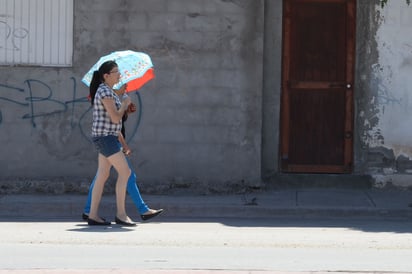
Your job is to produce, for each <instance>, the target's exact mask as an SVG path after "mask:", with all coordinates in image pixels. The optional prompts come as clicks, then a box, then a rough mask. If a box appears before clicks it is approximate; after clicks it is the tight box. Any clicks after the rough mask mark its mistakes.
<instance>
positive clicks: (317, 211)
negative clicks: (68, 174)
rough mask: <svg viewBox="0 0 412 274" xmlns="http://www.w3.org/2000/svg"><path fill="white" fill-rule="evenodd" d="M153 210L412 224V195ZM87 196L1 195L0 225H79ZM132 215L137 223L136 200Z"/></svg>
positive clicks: (256, 196)
mask: <svg viewBox="0 0 412 274" xmlns="http://www.w3.org/2000/svg"><path fill="white" fill-rule="evenodd" d="M142 196H143V198H144V200H145V202H146V203H147V204H148V205H149V206H150V207H152V208H164V209H165V212H164V214H163V216H165V217H197V218H198V217H205V218H213V217H237V218H238V217H241V218H242V217H243V218H280V217H307V218H312V217H322V218H323V217H326V218H347V217H351V218H385V219H405V220H411V219H412V208H411V207H409V206H408V205H409V203H412V192H411V191H407V190H399V189H392V190H380V189H376V188H372V189H342V188H307V189H305V188H296V189H291V188H288V189H281V190H268V191H256V192H251V193H248V194H233V195H217V194H213V195H201V196H199V195H192V194H170V195H145V194H142ZM85 201H86V195H79V194H63V195H52V194H47V195H42V194H30V195H2V196H0V220H6V219H7V220H13V219H42V218H43V219H50V218H53V219H56V218H57V219H58V218H65V219H72V220H77V219H79V220H80V217H81V213H82V209H83V206H84V202H85ZM127 208H128V213H129V215H130V216H131V217H132V218H138V213H137V211H136V209H135V207H134V205H133V204H132V202H131V200H130V199H129V200H127ZM114 214H115V196H114V195H106V194H105V195H104V196H103V199H102V202H101V207H100V215H101V216H103V217H109V219H110V216H114Z"/></svg>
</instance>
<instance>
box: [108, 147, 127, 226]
mask: <svg viewBox="0 0 412 274" xmlns="http://www.w3.org/2000/svg"><path fill="white" fill-rule="evenodd" d="M107 159H108V160H109V161H110V163H111V164H112V165H113V167H114V168H115V169H116V171H117V174H118V175H117V181H116V205H117V214H116V216H117V217H118V218H119V219H120V220H122V221H125V222H131V220H130V218H129V217H128V216H127V214H126V187H127V181H128V179H129V177H130V174H131V170H130V168H129V165H128V164H127V161H126V158H125V156H124V153H123V152H121V151H120V152H118V153H116V154H113V155H111V156H110V157H108V158H107Z"/></svg>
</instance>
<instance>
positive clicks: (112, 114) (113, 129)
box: [88, 61, 136, 226]
mask: <svg viewBox="0 0 412 274" xmlns="http://www.w3.org/2000/svg"><path fill="white" fill-rule="evenodd" d="M119 80H120V73H119V69H118V66H117V64H116V63H115V62H114V61H107V62H105V63H103V64H102V65H101V66H100V68H99V70H98V71H95V72H94V74H93V78H92V81H91V83H90V98H91V103H92V105H93V126H92V139H93V143H94V144H95V147H96V149H97V151H98V152H99V156H98V162H99V165H98V169H97V175H96V181H95V184H94V187H93V191H92V202H91V207H90V213H89V218H88V224H89V225H110V224H111V222H108V221H106V220H105V219H103V218H101V217H99V215H98V208H99V204H100V200H101V197H102V193H103V188H104V184H105V182H106V180H107V179H108V178H109V175H110V169H111V167H112V166H113V167H114V168H115V169H116V171H117V174H118V176H117V181H116V206H117V212H116V217H115V221H116V223H117V224H121V225H124V226H135V225H136V223H134V222H133V221H132V220H131V219H130V218H129V216H127V214H126V208H125V199H126V185H127V182H128V179H129V177H130V175H131V170H130V168H129V165H128V163H127V161H126V158H125V155H124V154H123V152H122V151H121V144H120V142H119V139H118V137H119V134H120V130H121V128H122V117H123V115H124V113H125V112H126V110H127V108H128V106H129V104H130V103H131V100H130V98H129V97H125V98H124V99H123V101H121V100H120V98H119V96H117V94H116V93H115V92H114V91H113V86H114V85H115V84H116V83H117V82H119Z"/></svg>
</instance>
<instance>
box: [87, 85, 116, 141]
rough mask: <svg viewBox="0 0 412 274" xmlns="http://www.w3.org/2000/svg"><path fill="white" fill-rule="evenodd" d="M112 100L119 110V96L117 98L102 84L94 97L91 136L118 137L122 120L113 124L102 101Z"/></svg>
mask: <svg viewBox="0 0 412 274" xmlns="http://www.w3.org/2000/svg"><path fill="white" fill-rule="evenodd" d="M104 98H113V99H114V101H115V104H116V108H117V109H119V108H120V106H121V102H120V99H119V96H117V94H116V93H114V91H113V90H112V89H111V88H110V87H108V86H107V85H106V84H104V83H102V84H100V86H99V87H98V89H97V91H96V96H95V97H94V103H93V126H92V136H93V137H100V136H108V135H115V136H118V135H119V131H120V130H121V129H122V120H121V119H120V120H119V122H118V123H113V122H112V120H111V119H110V116H109V113H108V112H107V111H106V109H105V108H104V105H103V102H102V99H104Z"/></svg>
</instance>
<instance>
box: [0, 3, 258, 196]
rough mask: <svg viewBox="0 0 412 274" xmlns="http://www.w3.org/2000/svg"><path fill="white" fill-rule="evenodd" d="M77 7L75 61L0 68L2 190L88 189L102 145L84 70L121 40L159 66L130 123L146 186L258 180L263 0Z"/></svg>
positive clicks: (138, 167) (135, 156) (218, 187)
mask: <svg viewBox="0 0 412 274" xmlns="http://www.w3.org/2000/svg"><path fill="white" fill-rule="evenodd" d="M74 15H75V18H74V57H73V67H70V68H48V67H47V68H46V67H45V68H40V67H0V142H1V143H2V144H3V145H2V146H1V147H0V155H1V157H0V178H1V180H0V181H2V182H3V187H2V188H3V190H5V189H7V188H9V187H11V185H12V184H14V183H16V182H19V184H21V185H22V187H26V188H30V187H39V188H41V187H40V185H41V182H43V179H44V180H46V181H48V180H52V179H53V178H54V179H56V178H58V179H56V180H55V181H56V182H57V183H56V184H58V186H59V187H56V188H57V189H59V191H58V192H64V191H69V190H73V191H77V190H78V185H76V183H78V184H81V185H82V189H86V188H87V185H88V182H89V180H90V179H91V178H92V177H93V176H94V173H95V171H96V159H97V155H96V152H95V151H94V149H93V146H92V144H91V143H90V141H89V131H90V121H91V115H90V110H89V103H88V102H87V100H85V97H86V96H87V94H88V90H87V88H86V87H85V86H84V85H83V84H82V83H81V81H80V80H81V78H82V76H83V74H84V73H85V72H86V71H87V70H88V68H89V67H90V66H91V65H92V64H93V63H94V62H95V61H96V60H97V59H98V57H99V56H101V55H105V54H107V53H109V52H111V51H114V50H122V49H132V50H137V51H143V52H146V53H148V54H149V55H150V56H151V57H152V61H153V63H154V67H155V72H156V79H155V80H154V81H152V82H151V83H149V84H148V85H146V86H145V87H144V88H142V89H141V90H140V92H139V93H138V94H134V95H133V96H132V98H133V100H134V101H135V102H136V103H138V104H141V108H140V109H139V112H138V113H137V114H136V115H134V116H132V117H130V118H129V121H128V122H127V136H128V141H129V144H130V145H131V147H132V149H133V152H134V153H133V155H132V156H131V159H132V162H133V164H134V166H135V167H136V170H137V173H138V177H139V179H140V183H141V187H142V188H143V189H145V190H147V191H157V192H159V191H165V190H167V189H168V188H170V187H176V186H177V187H191V188H195V189H196V188H207V189H209V190H210V189H216V190H217V191H219V190H221V189H224V188H225V187H227V186H231V185H232V186H233V185H245V184H246V185H248V184H255V183H259V181H260V159H261V158H260V157H261V155H260V144H261V120H262V118H261V91H262V84H261V83H262V51H263V42H262V41H263V33H262V32H263V1H259V0H232V1H228V0H213V1H211V0H152V1H143V0H118V1H105V0H93V1H79V0H76V1H75V9H74ZM22 178H30V179H22ZM33 182H34V183H33ZM71 184H74V185H71ZM48 188H52V189H53V186H50V184H49V185H48Z"/></svg>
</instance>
